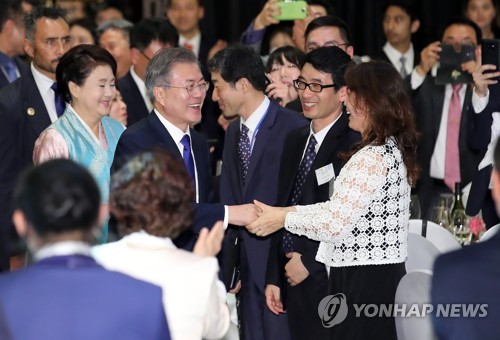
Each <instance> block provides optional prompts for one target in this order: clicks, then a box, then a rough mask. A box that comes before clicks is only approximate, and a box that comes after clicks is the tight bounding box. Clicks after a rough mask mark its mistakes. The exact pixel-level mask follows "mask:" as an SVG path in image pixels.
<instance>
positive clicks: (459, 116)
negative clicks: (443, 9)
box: [409, 18, 482, 219]
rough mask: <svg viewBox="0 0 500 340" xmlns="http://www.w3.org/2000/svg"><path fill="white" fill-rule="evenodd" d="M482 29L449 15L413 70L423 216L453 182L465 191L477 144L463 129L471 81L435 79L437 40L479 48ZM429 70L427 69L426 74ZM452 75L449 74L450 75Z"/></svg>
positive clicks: (470, 66) (469, 67)
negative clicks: (468, 82) (441, 83)
mask: <svg viewBox="0 0 500 340" xmlns="http://www.w3.org/2000/svg"><path fill="white" fill-rule="evenodd" d="M480 42H481V30H480V29H479V27H478V26H477V25H476V24H475V23H474V22H472V21H470V20H469V19H466V18H457V19H454V20H452V21H450V22H449V23H448V24H447V25H446V27H445V29H444V31H443V34H442V40H441V41H435V42H433V43H431V44H429V45H428V46H427V47H426V48H424V49H423V50H422V52H421V54H420V63H419V64H418V65H417V67H415V69H414V70H413V72H412V73H411V78H410V79H409V80H411V88H412V92H413V102H414V112H415V120H416V123H417V127H418V130H419V131H420V139H419V145H418V157H419V163H420V166H421V168H422V172H421V175H420V179H419V181H418V182H417V187H416V189H415V192H416V194H418V196H419V201H420V206H421V209H422V217H423V218H427V219H430V218H432V216H431V212H432V208H433V207H434V206H437V205H439V196H440V194H442V193H453V191H454V186H455V183H456V182H461V183H462V188H463V191H464V194H465V196H468V192H469V188H470V185H469V183H470V182H471V181H472V179H473V178H474V176H475V174H476V172H477V169H478V165H479V162H480V161H481V157H482V152H481V150H475V149H473V148H472V147H471V145H470V144H468V143H467V140H466V139H467V133H468V132H467V130H468V129H469V128H470V127H471V120H470V118H469V117H468V116H467V109H468V107H469V106H470V105H471V98H472V86H471V85H469V84H462V83H452V81H451V80H450V83H447V84H446V85H440V84H436V82H435V80H436V77H435V72H434V71H435V68H436V67H437V65H438V61H439V59H440V53H441V44H449V45H453V46H454V48H455V49H460V48H461V47H462V46H464V45H473V46H474V47H475V50H476V52H478V49H480V48H481V46H480ZM475 67H476V63H475V61H474V60H472V61H469V62H466V63H463V64H462V65H461V70H462V72H463V73H465V72H469V73H471V74H472V73H473V72H474V70H475ZM429 73H430V74H429ZM450 79H451V77H450Z"/></svg>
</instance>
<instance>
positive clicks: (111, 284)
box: [0, 159, 170, 340]
mask: <svg viewBox="0 0 500 340" xmlns="http://www.w3.org/2000/svg"><path fill="white" fill-rule="evenodd" d="M15 201H16V210H15V212H14V222H15V225H16V229H17V231H18V232H19V235H21V237H25V238H26V239H27V244H28V246H29V249H30V250H31V251H32V252H33V255H34V259H35V263H34V264H33V265H31V266H29V267H28V268H27V269H24V270H20V271H17V272H14V273H10V274H6V275H2V276H0V310H1V311H2V312H1V313H0V338H1V339H5V340H7V339H26V340H30V339H54V340H59V339H60V340H63V339H158V340H160V339H170V335H169V331H168V326H167V319H166V316H165V313H164V308H163V304H162V291H161V289H160V288H159V287H156V286H153V285H151V284H148V283H145V282H143V281H139V280H136V279H133V278H131V277H129V276H126V275H123V274H120V273H116V272H108V271H106V270H105V269H104V268H103V267H101V266H100V265H98V264H97V263H96V262H95V260H94V259H93V258H91V257H90V246H89V244H88V242H89V240H92V238H93V236H92V235H93V234H94V233H96V232H97V231H98V230H96V229H99V226H100V225H101V223H98V219H99V217H100V211H99V207H100V194H99V188H98V187H97V184H96V183H95V181H94V180H93V178H92V176H91V175H90V174H89V173H88V172H87V171H86V170H85V169H84V168H82V167H81V166H80V165H78V164H76V163H74V162H73V161H70V160H65V159H58V160H52V161H49V162H47V163H44V164H42V165H40V166H39V167H36V168H33V169H30V170H29V171H28V172H26V174H25V175H24V176H23V177H22V179H21V181H20V183H19V185H18V186H17V189H16V194H15ZM102 217H103V216H101V218H102Z"/></svg>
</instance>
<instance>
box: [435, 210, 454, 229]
mask: <svg viewBox="0 0 500 340" xmlns="http://www.w3.org/2000/svg"><path fill="white" fill-rule="evenodd" d="M431 216H432V221H433V222H435V223H437V224H439V225H440V226H442V227H443V228H446V229H448V230H449V231H452V229H450V213H449V212H448V209H446V207H443V206H437V207H434V208H432V215H431Z"/></svg>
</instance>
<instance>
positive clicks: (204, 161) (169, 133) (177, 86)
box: [111, 48, 256, 250]
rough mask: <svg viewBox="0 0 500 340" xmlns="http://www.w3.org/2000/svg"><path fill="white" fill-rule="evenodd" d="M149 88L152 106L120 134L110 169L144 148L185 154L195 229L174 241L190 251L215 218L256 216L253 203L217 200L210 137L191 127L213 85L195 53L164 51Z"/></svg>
mask: <svg viewBox="0 0 500 340" xmlns="http://www.w3.org/2000/svg"><path fill="white" fill-rule="evenodd" d="M145 79H146V89H147V93H148V96H149V98H150V99H151V101H152V102H153V105H154V109H153V110H152V112H151V113H150V114H149V115H148V116H147V117H146V118H143V119H142V120H140V121H139V122H137V123H136V124H134V125H133V126H131V127H129V128H128V129H127V130H125V132H124V133H123V134H122V135H121V137H120V139H119V141H118V145H117V147H116V151H115V156H114V159H113V164H112V166H111V172H112V173H114V172H116V171H117V170H119V169H120V168H121V166H123V165H124V164H125V163H126V162H127V160H129V159H130V158H131V157H133V156H135V155H136V154H138V153H139V152H141V151H147V150H152V149H155V148H160V149H166V150H169V151H170V152H172V153H173V154H174V155H176V156H178V157H179V158H182V160H183V161H184V164H185V165H186V170H187V171H188V173H189V174H190V176H191V178H192V179H193V186H194V188H195V192H196V203H195V216H194V221H193V227H192V228H191V229H190V230H188V231H187V232H184V233H183V234H181V235H180V236H179V237H178V238H176V239H175V240H174V243H175V244H176V245H177V246H178V247H179V248H183V249H186V250H192V248H193V246H194V243H195V240H196V235H197V234H198V233H199V232H200V231H201V229H202V228H203V227H208V228H211V227H212V226H213V225H214V223H215V222H216V221H219V220H221V221H224V225H225V227H227V225H228V223H231V224H235V225H240V226H244V225H246V224H248V223H249V222H250V221H253V220H254V219H255V218H256V214H255V209H254V207H253V204H247V205H240V206H229V207H227V206H223V205H221V204H212V203H214V196H213V191H212V184H211V181H212V177H211V173H210V163H209V162H210V159H209V153H208V147H207V141H206V139H205V138H204V137H203V136H202V135H201V134H200V133H198V132H196V131H195V130H193V129H192V128H191V127H192V126H194V125H195V124H197V123H198V122H199V121H200V120H201V107H202V105H203V100H204V99H205V96H206V92H207V90H208V88H209V85H210V84H209V83H208V82H207V81H206V80H205V79H204V78H203V75H202V74H201V70H200V65H199V62H198V60H197V58H196V56H195V55H194V54H193V52H191V51H189V50H187V49H185V48H169V49H162V50H160V51H159V52H158V53H156V54H155V55H154V56H153V58H152V59H151V61H150V62H149V63H148V66H147V68H146V76H145Z"/></svg>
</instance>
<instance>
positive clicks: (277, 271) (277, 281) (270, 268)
mask: <svg viewBox="0 0 500 340" xmlns="http://www.w3.org/2000/svg"><path fill="white" fill-rule="evenodd" d="M283 233H284V231H283V229H282V230H280V231H279V232H277V233H274V234H273V235H272V237H271V244H270V246H269V257H268V259H267V270H266V284H272V285H275V286H278V287H280V288H281V286H282V284H283V282H282V281H283V278H284V276H285V271H284V269H285V263H286V261H284V260H285V259H286V257H285V256H284V254H283V252H282V251H281V247H280V240H281V239H282V238H283Z"/></svg>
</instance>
